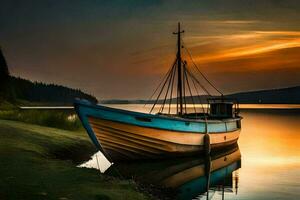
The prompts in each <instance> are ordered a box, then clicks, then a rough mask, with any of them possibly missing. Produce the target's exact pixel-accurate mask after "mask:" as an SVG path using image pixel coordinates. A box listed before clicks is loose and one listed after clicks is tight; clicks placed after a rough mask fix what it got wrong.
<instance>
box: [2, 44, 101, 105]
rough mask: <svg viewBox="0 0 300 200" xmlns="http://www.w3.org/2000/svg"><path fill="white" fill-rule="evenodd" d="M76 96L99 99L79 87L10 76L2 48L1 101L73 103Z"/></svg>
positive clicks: (90, 99) (95, 100) (94, 101)
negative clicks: (73, 87) (74, 87)
mask: <svg viewBox="0 0 300 200" xmlns="http://www.w3.org/2000/svg"><path fill="white" fill-rule="evenodd" d="M75 98H84V99H87V100H89V101H91V102H93V103H97V99H96V98H95V97H94V96H92V95H89V94H86V93H84V92H82V91H81V90H79V89H72V88H68V87H64V86H61V85H55V84H45V83H41V82H32V81H29V80H26V79H23V78H17V77H13V76H10V75H9V70H8V65H7V62H6V60H5V57H4V55H3V53H2V51H1V49H0V101H2V102H4V101H6V102H23V103H24V102H31V103H32V102H34V103H36V104H47V105H49V104H51V105H71V104H73V101H74V99H75ZM1 99H2V100H1ZM0 103H1V102H0Z"/></svg>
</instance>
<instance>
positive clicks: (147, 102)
mask: <svg viewBox="0 0 300 200" xmlns="http://www.w3.org/2000/svg"><path fill="white" fill-rule="evenodd" d="M174 64H176V59H175V61H174ZM174 64H173V66H174ZM171 70H172V67H171V68H170V69H169V70H168V72H167V73H166V74H165V76H164V77H163V78H162V79H161V81H160V83H159V85H158V86H157V88H156V89H155V90H154V92H153V94H152V95H151V96H150V98H149V99H148V100H147V101H146V103H145V104H144V107H145V106H146V105H147V104H150V101H151V100H152V98H153V96H154V95H155V93H156V92H157V90H158V89H159V88H160V86H161V84H162V83H163V82H164V80H165V78H166V77H167V76H168V74H169V73H170V71H171Z"/></svg>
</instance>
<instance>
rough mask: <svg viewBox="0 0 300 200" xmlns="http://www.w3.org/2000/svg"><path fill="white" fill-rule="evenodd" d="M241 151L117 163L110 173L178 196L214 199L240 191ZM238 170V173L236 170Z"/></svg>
mask: <svg viewBox="0 0 300 200" xmlns="http://www.w3.org/2000/svg"><path fill="white" fill-rule="evenodd" d="M240 167H241V153H240V150H239V148H238V146H237V145H234V146H231V147H230V148H227V149H223V150H222V151H220V152H214V153H212V154H211V155H209V154H207V155H206V156H203V155H199V157H198V158H196V157H193V158H180V159H172V160H160V161H159V160H156V161H153V160H151V161H143V162H130V163H118V164H116V165H113V166H112V167H111V168H110V169H109V170H108V172H107V173H109V174H121V175H122V176H123V177H125V178H134V180H136V181H137V182H138V183H140V184H143V185H145V186H146V188H147V186H148V187H150V185H153V186H154V188H161V191H162V193H165V194H167V196H172V198H176V199H194V198H197V199H211V198H212V197H213V196H215V195H221V196H222V197H221V198H222V199H224V196H225V193H226V192H237V188H238V175H237V172H235V171H236V170H237V169H239V168H240ZM233 172H235V173H233ZM166 191H167V192H166Z"/></svg>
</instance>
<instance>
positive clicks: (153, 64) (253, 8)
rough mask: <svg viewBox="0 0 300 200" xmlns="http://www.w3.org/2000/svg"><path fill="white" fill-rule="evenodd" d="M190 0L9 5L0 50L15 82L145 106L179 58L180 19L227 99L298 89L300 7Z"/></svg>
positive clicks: (189, 42)
mask: <svg viewBox="0 0 300 200" xmlns="http://www.w3.org/2000/svg"><path fill="white" fill-rule="evenodd" d="M189 2H190V3H189V4H187V3H185V2H184V1H174V2H173V3H172V5H169V4H168V2H167V1H151V2H139V1H133V2H129V3H128V2H122V1H110V2H105V1H99V2H93V3H92V2H80V1H75V2H74V3H73V4H72V5H69V3H68V2H67V1H61V2H60V3H58V2H51V1H44V2H35V3H33V2H32V3H28V2H27V3H25V2H11V1H4V2H3V6H2V7H1V8H0V11H1V12H0V15H1V19H0V25H1V27H3V31H1V33H0V46H1V47H2V50H3V53H4V56H5V57H6V60H7V62H8V66H9V70H10V73H11V75H13V76H16V77H22V78H26V79H29V80H32V81H38V82H44V83H49V84H51V83H53V84H59V85H64V86H67V87H71V88H79V89H81V90H82V91H84V92H86V93H88V94H92V95H94V96H95V97H96V98H97V99H99V100H111V99H120V100H125V99H126V100H137V99H148V97H149V96H150V94H151V93H152V91H153V90H154V89H155V87H156V86H157V84H158V82H159V81H160V79H161V78H162V76H163V75H164V74H165V73H166V72H167V70H168V68H169V67H171V64H172V61H173V59H174V58H175V56H176V38H175V37H174V36H173V35H172V32H173V31H176V26H177V22H178V21H180V22H181V23H182V27H183V29H184V30H185V33H184V35H183V40H184V42H185V45H186V46H187V48H189V50H190V52H191V54H192V55H193V58H194V60H195V61H196V63H197V65H198V66H199V67H200V69H201V71H202V72H203V73H204V74H206V76H207V77H208V78H209V79H210V80H211V81H212V82H213V83H214V84H215V85H216V86H217V87H218V88H220V89H221V90H222V91H223V92H224V93H225V94H232V93H237V92H249V91H258V90H268V89H279V88H288V87H296V86H299V85H300V79H299V78H298V77H300V58H298V57H299V56H298V55H299V51H300V29H299V27H300V26H299V25H300V16H299V14H298V12H299V10H300V3H298V2H297V1H293V0H289V1H285V2H281V1H271V0H263V1H257V2H256V3H251V2H250V1H243V2H241V1H234V0H232V1H228V2H227V3H226V4H224V3H223V4H222V3H220V4H218V2H219V1H201V2H199V1H189ZM7 16H9V17H7ZM283 16H284V17H283ZM187 61H188V63H189V62H190V61H189V60H187Z"/></svg>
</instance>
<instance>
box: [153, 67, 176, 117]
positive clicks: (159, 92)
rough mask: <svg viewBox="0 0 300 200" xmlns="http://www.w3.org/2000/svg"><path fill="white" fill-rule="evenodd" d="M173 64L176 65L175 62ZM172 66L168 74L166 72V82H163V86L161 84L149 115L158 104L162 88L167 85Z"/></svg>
mask: <svg viewBox="0 0 300 200" xmlns="http://www.w3.org/2000/svg"><path fill="white" fill-rule="evenodd" d="M175 64H176V62H175V63H174V65H175ZM174 65H173V66H172V67H171V69H170V70H169V72H168V74H167V78H166V80H165V82H164V84H163V86H162V88H161V90H160V92H159V94H158V96H157V98H156V101H155V103H154V104H153V106H152V108H151V110H150V113H151V112H152V111H153V109H154V107H155V105H156V104H157V102H158V100H159V97H160V95H161V93H162V91H163V90H164V87H165V85H166V83H167V81H168V79H169V77H170V74H171V71H172V70H173V68H174Z"/></svg>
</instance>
